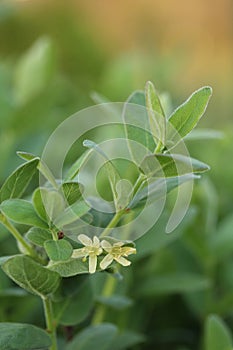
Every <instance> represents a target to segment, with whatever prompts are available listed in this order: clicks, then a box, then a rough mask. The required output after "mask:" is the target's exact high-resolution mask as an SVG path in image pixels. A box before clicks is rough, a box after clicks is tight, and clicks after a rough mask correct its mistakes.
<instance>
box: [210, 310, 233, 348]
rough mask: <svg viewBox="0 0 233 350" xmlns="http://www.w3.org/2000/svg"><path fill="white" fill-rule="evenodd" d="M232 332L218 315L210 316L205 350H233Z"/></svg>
mask: <svg viewBox="0 0 233 350" xmlns="http://www.w3.org/2000/svg"><path fill="white" fill-rule="evenodd" d="M232 345H233V343H232V336H231V333H230V330H229V329H228V327H227V326H226V324H224V322H223V321H222V320H221V318H220V317H218V316H217V315H210V316H209V317H208V318H207V320H206V324H205V350H230V349H232Z"/></svg>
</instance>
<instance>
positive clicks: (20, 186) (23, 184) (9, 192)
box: [0, 158, 39, 202]
mask: <svg viewBox="0 0 233 350" xmlns="http://www.w3.org/2000/svg"><path fill="white" fill-rule="evenodd" d="M38 163H39V158H35V159H33V160H31V161H29V162H27V163H24V164H22V165H21V166H19V167H18V168H17V169H16V170H15V171H14V172H13V173H12V174H11V175H10V176H9V177H8V178H7V179H6V181H5V182H4V184H3V185H2V188H1V190H0V201H1V202H3V201H4V200H6V199H9V198H18V197H21V196H22V194H23V193H24V191H25V190H26V188H27V186H28V184H29V182H30V180H31V179H32V177H33V175H34V174H35V172H36V168H37V165H38Z"/></svg>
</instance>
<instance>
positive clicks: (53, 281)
mask: <svg viewBox="0 0 233 350" xmlns="http://www.w3.org/2000/svg"><path fill="white" fill-rule="evenodd" d="M2 269H3V271H4V272H5V273H6V274H7V275H8V276H9V277H10V278H11V279H12V280H13V281H14V282H15V283H17V284H18V285H19V286H20V287H21V288H23V289H26V290H27V291H29V292H31V293H32V294H36V295H39V296H40V297H45V296H48V295H50V294H51V293H53V292H55V291H56V289H57V288H58V286H59V283H60V276H59V274H58V273H56V272H54V271H50V270H49V269H47V268H45V267H42V266H41V265H39V264H38V263H36V262H35V261H34V260H32V259H31V258H29V257H27V256H15V257H13V258H11V259H9V260H7V261H6V262H5V263H4V264H3V265H2Z"/></svg>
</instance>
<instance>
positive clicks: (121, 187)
mask: <svg viewBox="0 0 233 350" xmlns="http://www.w3.org/2000/svg"><path fill="white" fill-rule="evenodd" d="M116 191H117V208H119V209H124V208H126V207H127V205H128V204H129V202H130V200H131V198H132V194H133V186H132V184H131V182H129V181H128V180H126V179H121V180H120V181H118V182H117V184H116Z"/></svg>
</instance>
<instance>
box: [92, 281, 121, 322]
mask: <svg viewBox="0 0 233 350" xmlns="http://www.w3.org/2000/svg"><path fill="white" fill-rule="evenodd" d="M115 286H116V278H114V277H112V276H111V275H107V276H106V281H105V284H104V288H103V290H102V293H101V296H103V297H110V296H111V295H112V294H113V292H114V289H115ZM105 313H106V305H104V304H100V305H98V307H97V308H96V311H95V313H94V316H93V318H92V324H93V325H97V324H100V323H101V322H103V320H104V317H105Z"/></svg>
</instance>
